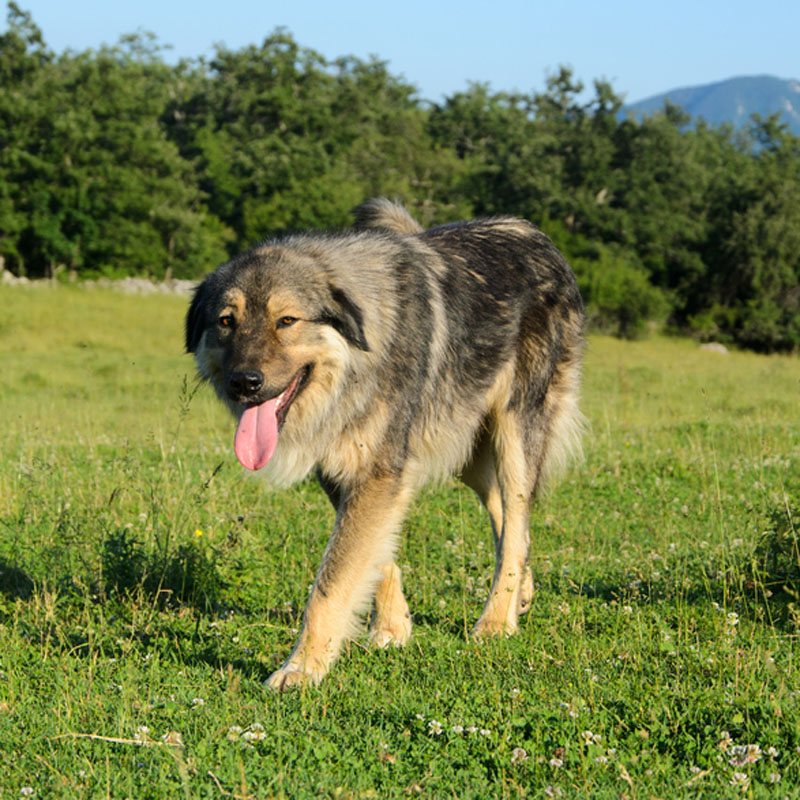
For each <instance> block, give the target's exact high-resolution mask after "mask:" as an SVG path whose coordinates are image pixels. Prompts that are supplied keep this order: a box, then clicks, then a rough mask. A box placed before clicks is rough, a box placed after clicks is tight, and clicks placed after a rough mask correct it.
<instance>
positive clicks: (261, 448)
mask: <svg viewBox="0 0 800 800" xmlns="http://www.w3.org/2000/svg"><path fill="white" fill-rule="evenodd" d="M310 375H311V365H310V364H309V365H307V366H305V367H303V368H302V369H301V370H300V371H299V372H298V373H297V374H296V375H295V376H294V378H292V380H291V382H290V383H289V385H288V386H287V387H286V388H285V389H284V390H283V391H282V392H281V393H280V394H279V395H278V396H277V397H272V398H270V399H269V400H265V401H264V402H263V403H254V404H253V405H249V406H247V408H245V410H244V413H243V414H242V416H241V419H240V420H239V427H238V428H237V429H236V437H235V439H234V442H233V448H234V450H235V451H236V457H237V458H238V459H239V463H240V464H241V465H242V466H243V467H246V468H247V469H261V468H262V467H263V466H265V465H266V464H267V462H268V461H269V460H270V458H272V454H273V453H274V452H275V448H276V447H277V445H278V434H279V433H280V432H281V428H283V425H284V423H285V422H286V414H287V412H288V411H289V407H290V406H291V404H292V403H293V402H294V400H295V398H296V397H297V395H299V394H300V392H301V391H302V390H303V389H304V388H305V385H306V384H307V383H308V379H309V377H310Z"/></svg>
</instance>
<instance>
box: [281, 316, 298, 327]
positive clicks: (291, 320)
mask: <svg viewBox="0 0 800 800" xmlns="http://www.w3.org/2000/svg"><path fill="white" fill-rule="evenodd" d="M295 322H297V317H281V318H280V319H279V320H278V324H277V327H278V328H288V327H289V326H290V325H294V324H295Z"/></svg>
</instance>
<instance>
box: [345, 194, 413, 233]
mask: <svg viewBox="0 0 800 800" xmlns="http://www.w3.org/2000/svg"><path fill="white" fill-rule="evenodd" d="M353 214H354V215H355V222H354V223H353V227H354V228H356V229H357V230H367V229H369V230H375V229H377V230H384V231H391V232H392V233H422V231H423V228H422V226H421V225H420V224H419V223H418V222H417V221H416V220H415V219H414V218H413V217H412V216H411V214H409V213H408V211H406V210H405V208H403V206H401V205H400V204H399V203H393V202H392V201H391V200H387V199H386V198H385V197H374V198H373V199H372V200H367V201H366V202H365V203H362V204H361V205H360V206H357V207H356V208H354V209H353Z"/></svg>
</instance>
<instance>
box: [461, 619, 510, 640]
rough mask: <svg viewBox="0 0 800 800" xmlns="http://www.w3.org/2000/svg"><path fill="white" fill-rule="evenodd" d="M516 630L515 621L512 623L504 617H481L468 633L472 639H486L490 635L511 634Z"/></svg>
mask: <svg viewBox="0 0 800 800" xmlns="http://www.w3.org/2000/svg"><path fill="white" fill-rule="evenodd" d="M516 632H517V623H516V621H515V622H514V624H513V625H512V624H511V623H510V622H508V621H507V620H504V619H494V618H492V617H481V618H480V619H479V620H478V621H477V622H476V623H475V627H474V628H473V629H472V633H471V634H470V635H471V636H472V638H473V639H488V638H490V637H492V636H513V635H514V634H515V633H516Z"/></svg>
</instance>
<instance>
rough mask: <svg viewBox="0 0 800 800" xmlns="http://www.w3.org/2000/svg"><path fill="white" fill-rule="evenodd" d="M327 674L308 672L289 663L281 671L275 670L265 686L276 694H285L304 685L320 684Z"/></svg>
mask: <svg viewBox="0 0 800 800" xmlns="http://www.w3.org/2000/svg"><path fill="white" fill-rule="evenodd" d="M324 675H325V673H324V672H320V671H311V672H308V671H306V670H304V669H303V668H302V666H299V665H297V664H292V663H291V662H288V663H286V664H284V665H283V666H282V667H281V668H280V669H277V670H275V672H273V673H272V675H270V676H269V678H267V680H266V682H265V684H264V685H265V686H266V687H268V688H269V689H272V690H273V691H275V692H285V691H287V690H288V689H291V688H292V687H294V686H302V685H303V684H304V683H312V684H317V683H319V682H320V681H321V680H322V678H323V677H324Z"/></svg>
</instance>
